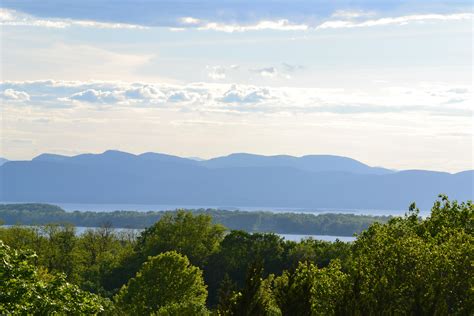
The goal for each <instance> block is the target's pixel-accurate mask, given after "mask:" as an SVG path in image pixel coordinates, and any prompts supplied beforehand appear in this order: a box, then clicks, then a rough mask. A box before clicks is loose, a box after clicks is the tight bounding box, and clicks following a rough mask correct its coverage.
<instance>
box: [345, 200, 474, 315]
mask: <svg viewBox="0 0 474 316" xmlns="http://www.w3.org/2000/svg"><path fill="white" fill-rule="evenodd" d="M417 215H418V212H417V210H416V208H415V207H414V206H413V207H412V208H411V212H410V213H409V214H408V215H407V216H405V217H404V218H394V219H392V220H390V221H389V223H388V224H386V225H379V224H374V225H372V226H371V227H370V228H369V229H368V230H367V231H365V232H363V233H362V234H361V235H360V236H359V237H358V238H357V241H356V242H355V243H354V246H353V251H354V265H353V268H352V271H351V275H352V284H353V289H352V295H353V297H352V302H353V303H352V304H351V305H350V306H352V307H351V308H352V311H357V312H358V313H359V314H364V315H367V314H377V313H386V314H417V315H445V314H457V315H464V314H466V315H467V314H469V313H470V312H472V311H473V310H474V304H473V303H474V302H473V292H472V284H474V282H473V281H474V280H473V266H472V260H473V258H474V236H473V235H472V225H473V216H474V206H473V205H472V203H470V202H469V203H463V204H458V203H456V202H453V203H451V202H449V201H448V200H447V199H446V198H445V197H443V198H442V201H438V202H436V203H435V205H434V207H433V212H432V216H431V217H429V218H427V219H425V220H423V221H422V220H420V219H419V218H418V216H417ZM348 306H349V305H348Z"/></svg>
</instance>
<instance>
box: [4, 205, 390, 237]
mask: <svg viewBox="0 0 474 316" xmlns="http://www.w3.org/2000/svg"><path fill="white" fill-rule="evenodd" d="M191 211H193V213H196V214H208V215H210V216H211V217H212V219H213V221H214V222H215V223H219V224H222V225H224V226H226V227H227V228H228V229H232V230H244V231H248V232H273V233H277V234H301V235H329V236H353V235H354V234H356V233H360V232H361V231H363V230H365V229H367V227H369V226H370V225H371V224H372V223H374V222H380V223H385V222H387V221H388V219H389V218H390V216H370V215H354V214H342V213H337V214H336V213H323V214H308V213H292V212H278V213H272V212H268V211H252V212H249V211H240V210H235V211H225V210H216V209H193V210H191ZM168 212H176V211H144V212H136V211H111V212H92V211H86V212H82V211H73V212H67V211H65V210H64V209H62V208H61V207H59V206H56V205H51V204H42V203H34V204H28V203H26V204H0V220H2V221H3V223H4V224H5V225H15V224H20V225H44V224H49V223H61V224H66V223H69V224H73V225H75V226H80V227H100V226H103V225H108V226H110V227H114V228H146V227H149V226H151V225H153V224H154V223H155V222H156V221H158V220H159V219H160V218H161V216H162V215H163V214H165V213H168Z"/></svg>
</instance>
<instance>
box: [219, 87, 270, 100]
mask: <svg viewBox="0 0 474 316" xmlns="http://www.w3.org/2000/svg"><path fill="white" fill-rule="evenodd" d="M271 98H272V96H271V93H270V90H269V89H267V88H250V89H249V88H247V89H245V88H239V87H237V86H236V85H233V86H232V87H231V88H230V89H229V90H227V91H226V92H225V93H224V95H223V96H222V97H221V98H219V99H218V100H219V101H221V102H224V103H259V102H261V101H264V100H268V99H271Z"/></svg>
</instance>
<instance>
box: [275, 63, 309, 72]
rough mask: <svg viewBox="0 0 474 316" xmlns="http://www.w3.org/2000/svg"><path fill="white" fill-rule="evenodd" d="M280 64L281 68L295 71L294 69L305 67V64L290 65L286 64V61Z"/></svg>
mask: <svg viewBox="0 0 474 316" xmlns="http://www.w3.org/2000/svg"><path fill="white" fill-rule="evenodd" d="M281 65H282V67H283V69H284V70H285V71H287V72H295V71H298V70H303V69H305V66H302V65H292V64H288V63H282V64H281Z"/></svg>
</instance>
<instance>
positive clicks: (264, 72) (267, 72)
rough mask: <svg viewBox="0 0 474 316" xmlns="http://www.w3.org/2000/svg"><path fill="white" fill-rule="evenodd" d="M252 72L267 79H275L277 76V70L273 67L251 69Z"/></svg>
mask: <svg viewBox="0 0 474 316" xmlns="http://www.w3.org/2000/svg"><path fill="white" fill-rule="evenodd" d="M253 71H255V72H257V73H259V74H260V76H262V77H267V78H275V77H276V76H277V75H278V70H277V69H276V68H275V67H265V68H260V69H253Z"/></svg>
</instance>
